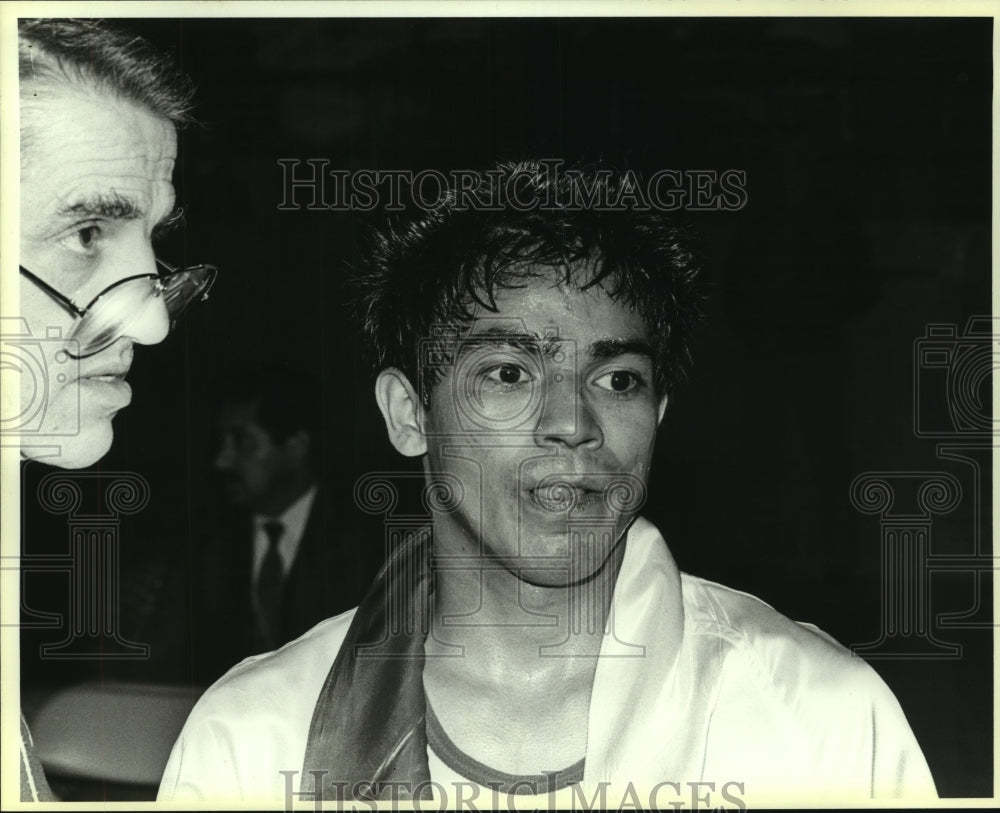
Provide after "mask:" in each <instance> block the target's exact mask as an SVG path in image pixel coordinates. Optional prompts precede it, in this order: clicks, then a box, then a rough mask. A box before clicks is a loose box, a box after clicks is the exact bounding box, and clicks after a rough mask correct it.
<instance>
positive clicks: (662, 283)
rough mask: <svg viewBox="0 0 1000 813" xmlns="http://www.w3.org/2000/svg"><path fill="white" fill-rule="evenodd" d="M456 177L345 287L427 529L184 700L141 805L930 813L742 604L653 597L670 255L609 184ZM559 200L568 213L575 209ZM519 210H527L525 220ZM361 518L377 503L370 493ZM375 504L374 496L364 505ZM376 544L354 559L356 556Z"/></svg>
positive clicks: (757, 608)
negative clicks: (869, 804) (437, 801)
mask: <svg viewBox="0 0 1000 813" xmlns="http://www.w3.org/2000/svg"><path fill="white" fill-rule="evenodd" d="M580 173H581V174H579V175H575V176H572V177H573V178H576V179H577V181H579V182H582V183H583V184H584V185H585V187H586V188H587V189H588V190H590V191H591V192H592V193H593V194H592V195H589V196H588V197H589V199H590V200H591V201H593V200H598V201H605V202H606V204H605V205H603V206H592V205H584V204H582V203H581V199H580V196H579V195H575V194H574V189H571V188H570V186H571V185H572V184H573V183H576V182H577V181H571V179H570V176H569V175H568V174H567V175H564V176H557V177H552V176H551V175H550V173H548V172H547V171H546V168H545V167H544V166H542V165H541V164H540V163H528V164H524V165H519V166H505V167H501V168H500V169H499V170H497V171H492V172H487V173H483V174H482V175H481V176H479V178H478V181H479V188H480V190H481V192H482V194H481V196H480V197H481V199H482V200H487V201H493V200H496V199H497V195H494V194H493V193H494V192H497V191H502V189H501V190H497V189H496V185H497V184H500V185H501V186H502V187H505V188H506V187H509V186H510V184H511V183H515V182H516V183H517V186H516V188H515V191H516V192H517V202H516V204H517V205H514V204H513V203H512V204H509V205H508V206H506V207H503V208H501V209H498V208H497V207H495V206H491V207H489V208H486V209H482V208H480V209H479V210H477V209H476V207H474V206H473V207H469V206H467V205H460V203H459V200H460V198H459V197H458V196H457V195H452V196H451V197H450V198H449V199H448V200H446V201H445V202H444V203H443V204H442V205H441V206H439V207H438V208H436V209H434V210H433V211H430V212H428V213H426V214H425V215H424V216H422V217H420V218H419V219H417V220H416V221H415V222H413V223H409V224H407V225H406V227H405V228H402V229H399V230H395V231H389V232H387V233H385V234H384V235H382V236H381V238H380V239H379V240H378V242H377V243H376V245H375V247H374V250H373V251H372V254H371V257H370V262H369V264H368V265H369V267H368V272H367V273H366V274H364V275H363V277H362V280H361V283H362V284H361V291H362V312H363V314H364V317H365V329H366V334H367V339H368V345H369V346H370V347H372V348H373V349H374V351H375V357H376V359H375V360H376V369H377V370H378V376H377V380H376V384H375V397H376V400H377V403H378V406H379V408H380V410H381V412H382V415H383V417H384V419H385V425H386V429H387V431H388V435H389V439H390V441H391V442H392V444H393V445H394V447H395V448H396V449H397V450H398V451H399V452H400V453H401V454H402V455H405V456H408V457H413V458H417V459H419V460H420V461H421V463H422V468H423V473H424V478H425V481H426V483H427V490H426V492H425V502H426V505H427V507H428V509H429V519H428V522H427V525H426V526H425V527H423V528H409V529H408V530H407V531H406V532H405V533H399V532H397V533H396V534H395V536H393V535H392V534H391V533H389V532H390V531H391V529H390V528H387V540H386V541H387V542H391V543H393V544H392V549H391V551H390V558H389V562H388V564H387V566H386V567H385V568H384V569H383V571H382V572H381V573H380V575H379V577H378V579H377V580H376V582H375V585H374V587H373V589H372V590H371V591H370V592H369V594H368V596H367V597H366V598H365V600H364V601H363V602H362V603H361V606H360V607H359V608H358V610H357V611H356V612H354V613H347V614H344V615H341V616H338V617H336V618H333V619H330V620H329V621H326V622H324V623H322V624H320V625H319V626H317V627H315V628H314V629H313V630H311V631H310V632H309V633H307V634H306V635H304V636H302V637H301V638H300V639H298V640H297V641H295V642H293V643H291V644H288V645H286V646H285V647H283V648H282V649H280V650H278V651H277V652H274V653H271V654H268V655H264V656H258V657H257V658H253V659H250V660H248V661H245V662H244V663H243V664H241V665H240V666H238V667H236V668H235V669H233V670H231V671H230V672H229V673H228V674H227V675H226V676H225V677H224V678H223V679H222V680H220V681H219V682H218V683H217V684H215V686H214V687H213V688H212V689H210V690H209V691H208V692H207V693H206V694H205V695H204V696H203V697H202V699H201V700H200V701H199V703H198V705H197V706H196V708H195V709H194V711H193V712H192V714H191V717H190V718H189V720H188V722H187V725H186V726H185V729H184V731H183V733H182V734H181V737H180V739H179V740H178V742H177V744H176V745H175V747H174V751H173V755H172V757H171V760H170V763H169V764H168V766H167V769H166V772H165V774H164V779H163V783H162V784H161V787H160V798H161V799H163V800H171V801H177V800H184V799H203V800H212V801H216V802H222V801H227V802H228V801H236V800H240V801H244V802H249V801H253V802H257V803H266V804H269V805H275V806H276V805H285V806H289V805H290V804H291V803H292V802H295V801H312V800H317V804H318V803H319V802H318V800H319V799H326V800H345V799H361V800H365V799H379V800H397V799H401V798H418V799H424V798H429V797H435V796H443V797H444V805H443V808H447V807H452V806H455V807H458V808H461V807H462V806H463V805H469V806H470V807H472V808H473V809H475V808H484V809H485V808H496V807H501V808H506V807H509V809H514V807H513V806H511V805H512V804H513V803H514V802H515V801H516V800H515V798H514V797H518V798H519V799H520V800H521V801H523V802H525V803H529V804H531V805H532V806H534V807H538V806H542V805H544V806H546V807H547V808H560V809H561V808H567V807H574V808H575V807H576V806H577V805H578V804H579V805H582V806H585V807H586V808H587V809H592V808H594V807H595V806H596V807H597V808H599V809H603V808H606V807H609V806H610V807H615V808H619V809H620V808H622V807H624V806H626V805H627V806H629V807H636V808H639V807H651V808H654V809H655V808H662V807H666V806H667V805H671V806H682V805H684V806H686V805H690V806H692V807H699V806H707V807H716V806H718V805H720V804H722V805H736V806H740V807H741V806H743V805H744V804H745V802H746V800H751V801H753V802H756V803H764V802H768V801H774V800H779V801H784V802H788V801H791V800H794V801H795V802H800V803H801V802H803V801H808V800H822V801H824V802H826V803H829V802H830V801H831V800H837V801H858V800H864V799H870V798H894V797H902V796H913V795H918V796H919V795H933V793H934V783H933V780H932V778H931V776H930V773H929V771H928V768H927V764H926V762H925V761H924V758H923V755H922V754H921V751H920V748H919V746H918V745H917V743H916V741H915V740H914V738H913V735H912V733H911V732H910V729H909V726H908V725H907V723H906V720H905V718H904V716H903V713H902V711H901V710H900V707H899V704H898V703H897V702H896V700H895V698H894V697H893V696H892V693H891V692H890V691H889V689H888V688H887V687H886V686H885V684H884V683H883V682H882V681H881V680H880V679H879V678H878V676H877V675H876V674H875V672H874V671H873V670H872V669H871V668H870V667H868V666H867V664H865V663H864V662H863V661H861V660H859V659H856V658H853V657H852V656H851V654H850V653H849V652H848V651H847V650H845V649H844V648H843V647H841V646H840V645H838V644H836V643H835V642H833V641H832V640H831V639H830V638H829V637H828V636H826V635H824V634H823V633H821V632H820V631H818V630H816V629H815V628H813V627H810V626H808V625H803V624H797V623H795V622H793V621H790V620H788V619H787V618H785V617H784V616H782V615H780V614H779V613H778V612H776V611H775V610H773V609H772V608H771V607H769V606H767V605H766V604H764V603H763V602H762V601H759V600H758V599H755V598H753V597H752V596H748V595H746V594H744V593H740V592H738V591H735V590H730V589H728V588H726V587H723V586H721V585H718V584H713V583H710V582H707V581H704V580H702V579H698V578H696V577H692V576H688V575H687V574H682V573H680V572H679V571H678V568H677V566H676V564H675V563H674V560H673V557H672V556H671V554H670V551H669V550H668V548H667V545H666V543H665V541H664V539H663V537H662V536H661V535H660V533H659V532H658V530H657V529H656V528H655V527H654V526H653V525H652V524H651V523H650V522H648V521H647V520H645V519H643V518H642V517H641V516H640V515H639V510H640V507H641V503H642V500H643V498H644V496H645V489H646V483H647V478H648V474H649V467H650V465H651V462H652V459H653V444H654V441H655V438H656V434H657V430H658V428H659V426H660V423H661V421H662V420H663V417H664V414H665V411H666V409H667V405H668V402H669V400H670V397H671V394H672V392H673V388H674V386H675V385H676V383H677V382H678V381H679V380H680V379H681V378H682V376H683V373H684V370H685V367H686V362H687V359H688V333H689V328H690V325H691V323H692V321H693V320H694V319H695V318H697V315H698V311H699V299H700V294H699V286H698V284H697V279H698V272H697V266H696V265H695V263H694V262H693V259H692V256H691V254H690V252H689V250H688V249H687V248H686V247H685V246H686V239H685V234H684V231H683V230H682V229H681V228H679V227H678V226H677V225H676V224H675V223H674V222H672V220H671V219H670V218H668V217H666V216H664V215H663V214H662V213H660V212H656V211H649V210H648V209H646V210H643V209H641V208H640V207H638V206H634V207H633V206H630V205H624V204H622V201H624V200H626V199H628V198H629V189H630V188H631V187H630V186H629V185H628V183H629V181H628V179H627V178H626V177H623V176H617V175H615V174H613V173H611V172H607V173H598V172H594V171H592V170H587V169H583V170H580ZM575 191H577V192H578V191H579V188H577V189H576V190H575ZM525 201H528V202H529V203H531V202H534V204H535V205H534V206H526V205H525V203H524V202H525ZM379 478H380V479H381V480H385V479H389V480H390V482H389V483H388V484H386V483H385V482H379V483H375V482H374V481H372V483H371V484H372V489H371V490H370V491H371V493H367V492H366V490H365V488H363V487H362V488H359V489H358V496H359V498H360V499H361V501H362V503H369V506H368V507H369V508H372V509H374V508H375V507H376V504H379V503H380V504H382V505H383V506H385V505H388V504H389V503H391V502H392V496H391V494H390V493H389V492H390V491H391V485H392V484H391V478H386V477H385V476H383V475H380V476H379ZM369 498H370V499H369ZM372 544H377V542H376V540H372Z"/></svg>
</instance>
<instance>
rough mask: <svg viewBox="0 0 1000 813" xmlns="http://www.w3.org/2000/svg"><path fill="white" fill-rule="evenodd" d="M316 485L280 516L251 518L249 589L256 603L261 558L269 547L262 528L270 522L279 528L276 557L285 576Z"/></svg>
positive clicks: (290, 566)
mask: <svg viewBox="0 0 1000 813" xmlns="http://www.w3.org/2000/svg"><path fill="white" fill-rule="evenodd" d="M316 488H317V487H316V486H312V487H310V489H309V490H308V491H307V492H306V493H305V494H303V495H302V496H301V497H299V498H298V499H297V500H296V501H295V502H293V503H292V504H291V505H290V506H288V508H286V509H285V511H284V513H282V514H281V515H280V516H277V517H272V516H267V515H266V514H254V516H253V571H252V575H251V586H252V587H254V588H255V589H254V590H253V593H252V594H253V595H254V597H255V598H254V601H256V595H257V591H256V585H257V577H258V576H259V575H260V568H261V565H262V564H263V562H264V556H265V555H266V554H267V549H268V547H269V546H270V541H269V540H268V538H267V531H265V530H264V526H265V525H266V524H267V523H268V522H271V521H273V520H277V521H278V522H280V523H281V525H282V528H283V530H282V532H281V539H280V540H279V541H278V556H280V557H281V564H282V565H284V568H285V575H286V576H287V575H288V572H289V571H290V570H291V569H292V564H293V563H294V562H295V555H296V554H297V553H298V552H299V543H300V542H301V541H302V534H303V533H305V530H306V523H307V522H308V521H309V512H310V511H311V510H312V504H313V500H315V499H316Z"/></svg>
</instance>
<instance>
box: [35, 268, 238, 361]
mask: <svg viewBox="0 0 1000 813" xmlns="http://www.w3.org/2000/svg"><path fill="white" fill-rule="evenodd" d="M156 264H157V265H158V266H159V267H160V269H161V272H160V273H159V274H136V275H135V276H132V277H125V278H124V279H120V280H117V281H115V282H113V283H112V284H111V285H109V286H108V287H107V288H105V289H104V290H103V291H101V292H100V293H99V294H97V296H95V297H94V298H93V299H91V300H90V302H88V303H87V305H86V306H85V307H82V308H81V307H80V306H79V305H77V304H76V303H75V302H73V300H72V299H70V298H69V297H67V296H65V295H64V294H62V293H60V292H59V291H57V290H56V289H55V288H53V287H52V286H51V285H49V284H48V283H47V282H45V281H44V280H43V279H40V278H39V277H38V276H36V275H35V274H33V273H32V272H31V271H29V270H28V269H27V268H25V267H24V266H23V265H22V266H19V268H20V270H21V273H22V274H23V275H24V276H26V277H27V278H28V279H29V280H31V281H32V282H33V283H34V284H35V285H37V286H38V287H39V288H41V289H42V290H43V291H44V292H45V293H46V294H48V295H49V296H50V297H51V298H52V299H53V300H55V301H56V302H58V303H59V305H60V306H61V307H62V308H63V309H64V310H66V311H68V312H69V313H70V314H72V315H73V316H74V317H76V318H77V319H78V320H79V321H78V322H76V324H75V325H74V326H73V330H72V331H71V332H70V334H69V336H67V337H66V338H67V339H69V340H72V341H75V342H77V343H78V344H79V350H78V351H76V352H71V353H69V355H71V356H73V357H75V358H84V357H85V356H92V355H94V354H95V353H100V352H101V351H102V350H104V349H105V348H107V347H110V346H111V345H112V344H114V343H115V342H116V341H118V339H119V338H120V337H121V336H123V335H124V334H125V333H126V332H128V329H129V327H130V326H131V325H134V324H135V322H136V321H137V320H139V319H142V318H143V317H144V316H145V314H146V308H148V307H149V305H150V303H151V302H153V301H155V300H157V299H159V298H160V297H161V296H162V298H163V304H164V306H165V307H166V309H167V316H168V317H169V319H170V327H171V329H173V327H174V324H175V323H176V320H177V318H178V317H179V316H180V315H181V313H183V312H184V309H185V308H186V307H187V306H188V305H189V304H190V303H191V302H193V301H194V300H195V299H198V298H201V299H202V300H204V299H207V298H208V292H209V291H210V290H211V288H212V284H213V283H214V282H215V276H216V274H217V273H218V271H217V269H216V268H215V266H212V265H192V266H189V267H187V268H175V267H174V266H172V265H170V264H169V263H166V262H164V261H163V260H160V259H157V260H156ZM67 352H69V351H67Z"/></svg>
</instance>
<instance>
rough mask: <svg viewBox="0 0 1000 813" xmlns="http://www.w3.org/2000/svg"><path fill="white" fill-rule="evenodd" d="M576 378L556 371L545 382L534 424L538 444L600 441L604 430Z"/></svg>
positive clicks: (593, 446)
mask: <svg viewBox="0 0 1000 813" xmlns="http://www.w3.org/2000/svg"><path fill="white" fill-rule="evenodd" d="M579 378H580V377H579V376H577V375H575V374H572V373H565V372H557V373H555V374H553V375H552V376H551V377H550V379H549V380H548V381H547V382H546V387H545V389H544V391H543V394H542V398H543V401H542V407H541V415H540V416H539V420H538V424H537V426H536V427H535V443H536V444H537V445H538V446H564V447H567V448H570V449H573V448H576V447H578V446H586V447H587V448H589V449H599V448H600V447H601V446H602V445H603V443H604V433H603V432H602V431H601V425H600V422H599V421H598V420H597V417H596V415H595V414H594V411H593V409H592V407H591V406H590V405H589V404H588V403H587V399H586V398H585V397H584V394H583V393H582V392H581V391H580V384H579V380H578V379H579Z"/></svg>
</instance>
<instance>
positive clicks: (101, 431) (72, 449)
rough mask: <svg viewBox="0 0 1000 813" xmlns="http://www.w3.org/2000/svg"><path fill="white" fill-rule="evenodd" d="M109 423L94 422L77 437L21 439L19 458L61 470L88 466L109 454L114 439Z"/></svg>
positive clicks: (53, 436) (56, 436)
mask: <svg viewBox="0 0 1000 813" xmlns="http://www.w3.org/2000/svg"><path fill="white" fill-rule="evenodd" d="M114 437H115V436H114V430H112V428H111V420H110V419H107V420H100V421H94V422H92V423H91V424H90V425H88V426H87V427H86V428H81V430H80V432H79V433H78V434H76V435H70V436H66V435H33V436H31V437H30V438H27V437H26V438H23V439H22V443H21V457H22V458H25V459H27V460H37V461H39V462H40V463H45V464H46V465H49V466H58V467H59V468H61V469H82V468H86V467H87V466H91V465H93V464H94V463H96V462H97V461H98V460H100V459H101V458H102V457H104V455H106V454H107V453H108V450H109V449H110V448H111V443H112V441H113V440H114Z"/></svg>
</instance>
